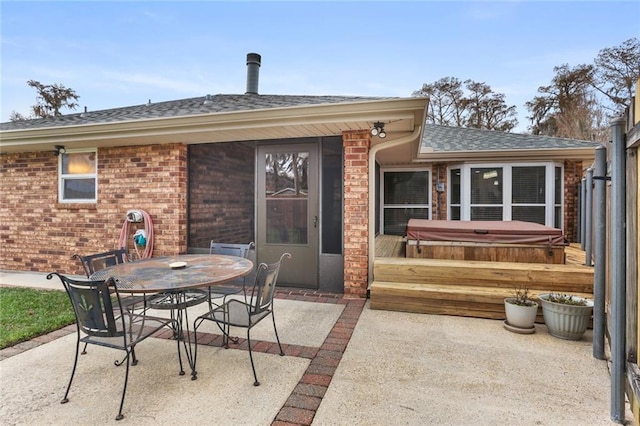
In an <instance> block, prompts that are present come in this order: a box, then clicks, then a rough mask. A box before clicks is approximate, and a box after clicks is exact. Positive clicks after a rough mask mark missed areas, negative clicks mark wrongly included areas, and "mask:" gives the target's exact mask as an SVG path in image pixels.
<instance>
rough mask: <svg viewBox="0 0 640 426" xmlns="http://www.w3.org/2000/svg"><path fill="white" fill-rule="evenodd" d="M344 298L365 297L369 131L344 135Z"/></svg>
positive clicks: (366, 278)
mask: <svg viewBox="0 0 640 426" xmlns="http://www.w3.org/2000/svg"><path fill="white" fill-rule="evenodd" d="M342 139H343V146H344V294H345V296H346V297H364V296H366V293H367V286H368V284H369V283H368V272H369V267H368V259H369V251H368V250H369V227H368V225H367V223H368V217H369V213H368V212H369V164H368V162H369V143H370V136H369V132H368V131H367V130H360V131H353V132H344V133H343V135H342Z"/></svg>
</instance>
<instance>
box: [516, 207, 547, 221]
mask: <svg viewBox="0 0 640 426" xmlns="http://www.w3.org/2000/svg"><path fill="white" fill-rule="evenodd" d="M544 209H545V207H544V206H514V207H513V209H512V210H511V218H512V219H513V220H521V221H523V222H535V223H539V224H540V225H544V224H545V220H544V219H545V217H544V216H545V214H544Z"/></svg>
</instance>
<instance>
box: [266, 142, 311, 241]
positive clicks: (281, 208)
mask: <svg viewBox="0 0 640 426" xmlns="http://www.w3.org/2000/svg"><path fill="white" fill-rule="evenodd" d="M265 160H266V170H265V174H266V175H265V187H266V188H265V191H266V205H267V214H266V222H267V243H269V244H307V241H308V238H307V231H308V229H307V223H308V198H309V190H308V188H309V186H308V175H309V153H308V152H279V153H270V154H266V159H265Z"/></svg>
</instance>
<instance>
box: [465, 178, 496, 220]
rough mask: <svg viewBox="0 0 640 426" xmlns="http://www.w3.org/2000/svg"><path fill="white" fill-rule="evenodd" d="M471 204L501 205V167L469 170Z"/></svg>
mask: <svg viewBox="0 0 640 426" xmlns="http://www.w3.org/2000/svg"><path fill="white" fill-rule="evenodd" d="M471 204H502V168H501V167H499V168H477V169H476V168H474V169H471ZM500 217H501V218H502V215H501V216H500Z"/></svg>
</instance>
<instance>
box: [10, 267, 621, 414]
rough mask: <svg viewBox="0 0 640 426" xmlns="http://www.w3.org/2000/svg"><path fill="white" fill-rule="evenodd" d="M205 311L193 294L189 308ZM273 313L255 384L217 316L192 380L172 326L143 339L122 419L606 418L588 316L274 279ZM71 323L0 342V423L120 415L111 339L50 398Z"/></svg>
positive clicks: (21, 279) (25, 279) (33, 278)
mask: <svg viewBox="0 0 640 426" xmlns="http://www.w3.org/2000/svg"><path fill="white" fill-rule="evenodd" d="M0 285H27V286H33V287H49V288H52V287H53V288H57V289H61V284H60V283H59V282H55V281H54V282H51V281H47V280H45V279H44V274H30V273H9V272H0ZM203 311H204V305H200V306H197V307H193V308H190V311H189V315H190V318H191V319H193V318H195V316H196V315H198V314H199V313H201V312H203ZM157 313H159V312H157ZM276 320H277V324H278V331H279V334H280V336H281V339H282V342H283V343H284V344H285V345H286V346H285V352H286V354H287V356H284V357H280V356H278V355H277V354H276V353H275V350H274V345H273V342H275V338H274V336H273V331H272V327H271V324H270V322H269V321H265V322H263V323H262V324H260V326H259V327H258V328H256V329H255V333H252V338H253V339H252V340H255V342H254V344H255V351H256V352H257V353H256V354H255V355H256V367H257V371H258V378H259V379H260V381H261V383H262V385H261V386H259V387H254V386H253V377H252V374H251V366H250V363H249V357H248V353H247V351H246V343H245V344H240V345H237V346H235V345H232V347H231V348H230V349H228V350H226V349H223V348H221V347H220V346H219V340H220V339H219V337H218V336H217V334H214V332H215V326H212V327H211V328H210V329H203V332H204V333H203V334H202V335H201V341H202V342H203V343H205V345H203V346H202V347H199V353H198V366H197V369H198V380H196V381H192V380H190V376H189V375H188V374H187V375H185V376H179V375H178V374H177V373H178V362H177V356H176V343H175V341H174V340H171V338H170V333H169V332H167V333H164V332H163V333H162V334H161V335H160V336H159V337H154V338H151V339H149V340H147V341H145V342H143V343H142V344H140V346H139V347H138V349H137V350H136V353H137V355H138V358H139V359H140V362H139V364H138V365H137V366H135V367H132V368H131V372H130V377H129V386H128V389H127V397H126V400H125V405H124V414H125V418H124V419H123V420H122V421H120V422H118V424H121V425H122V424H136V425H158V424H167V425H169V424H177V423H187V424H215V425H269V424H275V425H287V424H298V425H302V424H313V425H399V424H404V425H425V424H434V425H497V424H500V425H513V424H517V425H560V424H561V425H585V424H589V425H609V424H615V423H614V422H612V421H611V419H610V398H609V394H610V375H609V371H608V365H607V362H606V361H601V360H597V359H595V358H593V356H592V348H591V339H592V335H591V331H590V330H589V331H588V332H587V334H586V335H585V337H584V339H583V340H582V341H577V342H573V341H564V340H560V339H557V338H554V337H552V336H550V335H549V334H548V333H547V332H546V327H545V326H544V325H540V324H537V325H536V333H535V334H532V335H521V334H515V333H511V332H509V331H507V330H505V329H504V328H503V326H502V322H501V321H496V320H485V319H473V318H463V317H453V316H439V315H425V314H407V313H399V312H388V311H376V310H371V309H369V306H368V303H367V302H365V301H364V300H353V299H342V297H341V296H340V295H326V294H325V295H322V294H315V293H313V292H304V291H301V290H288V289H283V290H281V291H280V292H279V293H278V299H277V300H276ZM205 327H206V326H205ZM73 333H75V326H70V327H66V328H65V329H63V330H59V331H57V332H54V333H51V334H50V335H47V336H43V337H41V338H37V339H34V340H32V341H30V342H25V343H22V344H19V345H17V346H15V347H12V348H7V349H5V350H2V351H1V352H0V359H1V361H0V383H1V385H0V386H1V389H2V400H1V401H0V421H1V422H2V424H5V425H26V424H29V425H34V424H54V425H57V424H65V425H70V424H86V423H88V422H91V423H98V424H108V423H116V421H115V419H114V418H115V415H116V413H117V408H118V403H119V397H120V392H121V389H122V388H121V386H122V380H123V378H124V370H123V369H122V368H121V367H115V366H114V365H113V361H114V360H115V359H116V357H117V356H118V355H119V354H118V352H117V351H113V350H110V349H106V348H99V347H93V346H91V347H89V352H88V354H87V355H83V356H82V357H81V358H80V360H79V364H78V370H77V372H76V376H75V379H74V383H73V386H72V388H71V393H70V397H69V398H70V401H69V403H67V404H64V405H62V404H60V399H61V398H62V396H63V394H64V390H65V387H66V385H67V381H68V379H69V374H70V372H71V366H72V363H73V353H74V345H75V335H74V334H73ZM238 335H239V336H243V334H242V333H239V334H238ZM631 419H632V414H631V412H630V411H629V410H627V420H628V423H627V424H633V423H632V421H631Z"/></svg>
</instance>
